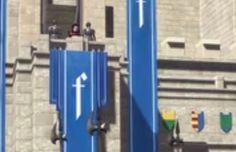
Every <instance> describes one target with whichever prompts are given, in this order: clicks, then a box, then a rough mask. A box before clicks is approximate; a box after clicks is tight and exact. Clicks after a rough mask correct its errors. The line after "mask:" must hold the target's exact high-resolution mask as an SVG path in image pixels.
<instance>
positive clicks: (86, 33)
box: [83, 22, 96, 41]
mask: <svg viewBox="0 0 236 152" xmlns="http://www.w3.org/2000/svg"><path fill="white" fill-rule="evenodd" d="M83 37H84V38H85V39H87V40H88V41H96V36H95V30H94V29H92V28H91V23H90V22H87V23H86V27H85V29H84V30H83Z"/></svg>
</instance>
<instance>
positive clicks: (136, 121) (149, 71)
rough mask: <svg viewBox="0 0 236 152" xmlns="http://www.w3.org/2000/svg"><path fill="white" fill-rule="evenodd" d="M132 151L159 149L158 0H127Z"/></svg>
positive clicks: (154, 150) (130, 147)
mask: <svg viewBox="0 0 236 152" xmlns="http://www.w3.org/2000/svg"><path fill="white" fill-rule="evenodd" d="M127 2H128V8H127V9H128V11H127V12H128V14H127V16H128V62H129V92H130V100H129V101H130V104H129V126H130V127H129V128H130V129H129V139H130V145H129V152H158V151H159V150H158V138H157V137H158V120H159V116H158V112H157V109H158V100H157V74H156V70H157V62H156V57H157V56H156V50H157V47H156V43H157V40H156V35H157V34H156V17H155V16H156V9H155V8H156V7H155V6H156V3H155V0H128V1H127Z"/></svg>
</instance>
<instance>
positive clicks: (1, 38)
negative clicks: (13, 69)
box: [0, 0, 6, 152]
mask: <svg viewBox="0 0 236 152" xmlns="http://www.w3.org/2000/svg"><path fill="white" fill-rule="evenodd" d="M0 34H1V35H0V70H1V71H0V123H1V126H0V152H4V151H5V50H6V0H1V1H0Z"/></svg>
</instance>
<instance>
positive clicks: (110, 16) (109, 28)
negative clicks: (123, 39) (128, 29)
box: [105, 6, 114, 38]
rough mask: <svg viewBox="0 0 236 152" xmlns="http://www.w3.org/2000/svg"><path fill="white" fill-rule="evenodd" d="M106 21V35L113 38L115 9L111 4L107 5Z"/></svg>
mask: <svg viewBox="0 0 236 152" xmlns="http://www.w3.org/2000/svg"><path fill="white" fill-rule="evenodd" d="M105 11H106V21H105V22H106V23H105V28H106V37H108V38H113V37H114V11H113V7H111V6H106V9H105Z"/></svg>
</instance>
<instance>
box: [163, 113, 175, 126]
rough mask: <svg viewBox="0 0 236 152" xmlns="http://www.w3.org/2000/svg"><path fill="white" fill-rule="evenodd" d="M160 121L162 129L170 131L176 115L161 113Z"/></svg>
mask: <svg viewBox="0 0 236 152" xmlns="http://www.w3.org/2000/svg"><path fill="white" fill-rule="evenodd" d="M162 120H163V125H164V127H165V128H166V129H168V130H172V129H174V127H175V123H176V113H175V112H174V111H171V112H162Z"/></svg>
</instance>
